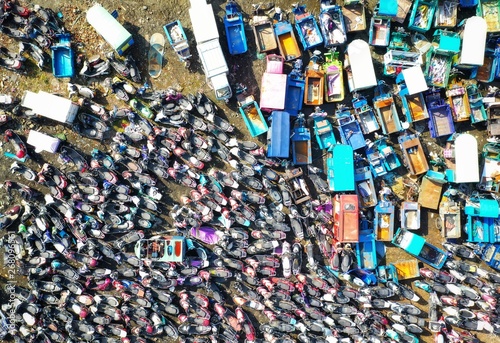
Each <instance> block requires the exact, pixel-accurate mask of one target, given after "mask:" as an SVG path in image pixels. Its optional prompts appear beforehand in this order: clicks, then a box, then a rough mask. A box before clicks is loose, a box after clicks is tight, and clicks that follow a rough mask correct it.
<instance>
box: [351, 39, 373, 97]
mask: <svg viewBox="0 0 500 343" xmlns="http://www.w3.org/2000/svg"><path fill="white" fill-rule="evenodd" d="M347 54H348V55H349V63H350V65H351V71H352V81H353V89H352V91H356V90H362V89H367V88H371V87H375V86H376V85H377V77H376V76H375V69H374V68H373V60H372V56H371V52H370V46H369V45H368V43H366V42H365V41H364V40H361V39H355V40H353V41H352V42H351V44H349V46H348V47H347Z"/></svg>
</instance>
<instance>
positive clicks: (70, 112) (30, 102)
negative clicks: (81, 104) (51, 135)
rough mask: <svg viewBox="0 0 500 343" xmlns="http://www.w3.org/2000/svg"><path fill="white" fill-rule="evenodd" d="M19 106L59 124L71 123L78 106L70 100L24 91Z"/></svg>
mask: <svg viewBox="0 0 500 343" xmlns="http://www.w3.org/2000/svg"><path fill="white" fill-rule="evenodd" d="M21 106H23V107H26V108H29V109H31V110H32V111H33V112H35V114H38V115H41V116H43V117H47V118H49V119H53V120H57V121H59V122H61V123H72V122H73V120H74V119H75V116H76V112H77V111H78V105H76V104H74V103H73V102H72V101H71V100H69V99H66V98H63V97H60V96H57V95H54V94H50V93H47V92H44V91H39V92H38V93H33V92H30V91H26V93H25V94H24V97H23V100H22V102H21Z"/></svg>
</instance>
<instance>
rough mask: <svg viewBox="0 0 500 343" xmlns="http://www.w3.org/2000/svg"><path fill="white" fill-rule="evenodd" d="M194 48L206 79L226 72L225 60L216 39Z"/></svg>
mask: <svg viewBox="0 0 500 343" xmlns="http://www.w3.org/2000/svg"><path fill="white" fill-rule="evenodd" d="M196 48H197V49H198V53H199V55H200V60H201V63H202V64H203V69H204V70H205V75H206V76H207V78H211V77H212V76H214V75H219V74H223V73H227V72H228V68H227V64H226V58H225V57H224V54H223V52H222V48H221V46H220V43H219V40H218V39H215V40H212V41H208V42H205V43H202V44H198V45H197V46H196Z"/></svg>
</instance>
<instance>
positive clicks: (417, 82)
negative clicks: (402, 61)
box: [402, 66, 429, 95]
mask: <svg viewBox="0 0 500 343" xmlns="http://www.w3.org/2000/svg"><path fill="white" fill-rule="evenodd" d="M402 73H403V77H404V79H405V84H406V87H407V88H408V94H409V95H413V94H417V93H421V92H424V91H426V90H427V89H429V87H428V86H427V82H425V76H424V73H423V72H422V68H421V67H420V66H414V67H411V68H407V69H403V71H402Z"/></svg>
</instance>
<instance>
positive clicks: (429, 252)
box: [419, 243, 445, 265]
mask: <svg viewBox="0 0 500 343" xmlns="http://www.w3.org/2000/svg"><path fill="white" fill-rule="evenodd" d="M419 256H420V257H421V258H423V259H425V260H426V261H429V263H431V264H436V265H439V264H440V263H441V262H442V261H443V259H444V257H445V255H444V254H443V253H441V252H440V251H439V250H438V249H437V248H436V247H434V246H432V245H430V244H427V243H425V244H424V246H423V247H422V250H421V251H420V254H419Z"/></svg>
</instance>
